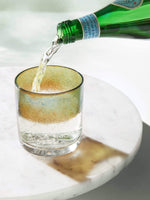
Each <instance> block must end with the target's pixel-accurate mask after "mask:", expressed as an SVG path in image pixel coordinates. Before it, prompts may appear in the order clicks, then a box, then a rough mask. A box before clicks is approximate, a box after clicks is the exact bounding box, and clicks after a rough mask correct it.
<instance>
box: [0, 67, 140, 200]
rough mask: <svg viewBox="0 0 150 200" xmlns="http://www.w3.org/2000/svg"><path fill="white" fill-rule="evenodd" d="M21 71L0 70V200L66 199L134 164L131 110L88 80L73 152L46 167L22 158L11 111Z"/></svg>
mask: <svg viewBox="0 0 150 200" xmlns="http://www.w3.org/2000/svg"><path fill="white" fill-rule="evenodd" d="M21 70H22V69H21V68H17V67H16V68H9V67H7V68H0V93H1V95H0V199H4V197H10V199H12V198H13V197H14V198H15V200H16V199H17V200H29V199H30V200H41V199H42V200H50V199H53V200H54V199H57V200H63V199H69V198H71V197H74V196H77V195H79V194H82V193H85V192H87V191H90V190H92V189H94V188H96V187H98V186H100V185H102V184H104V183H105V182H107V181H109V180H110V179H111V178H113V177H114V176H116V175H117V174H118V173H119V172H120V171H121V170H122V169H123V168H124V167H125V166H126V165H127V164H128V163H129V162H130V161H131V160H132V159H133V158H134V156H135V154H136V152H137V150H138V148H139V146H140V142H141V136H142V123H141V119H140V116H139V114H138V112H137V110H136V108H135V107H134V105H133V104H132V103H131V102H130V100H129V99H128V98H127V97H126V96H124V95H123V94H122V93H121V92H120V91H118V90H116V89H115V88H113V87H112V86H110V85H108V84H107V83H105V82H103V81H100V80H96V79H94V78H91V77H87V76H85V95H84V110H83V111H84V112H83V113H84V117H83V134H84V135H85V136H86V138H85V139H83V141H82V142H81V144H80V146H79V148H78V149H77V151H75V152H74V153H73V154H68V155H66V156H63V157H57V158H52V159H51V162H50V161H49V160H46V159H45V161H44V162H43V160H40V159H39V158H38V159H37V157H35V156H33V155H31V154H29V153H28V152H26V151H25V150H24V149H23V148H22V147H21V145H20V143H19V141H18V135H17V121H16V110H15V93H14V77H15V76H16V74H17V73H18V72H20V71H21ZM89 138H90V139H89ZM89 146H90V147H89ZM85 163H86V164H85ZM70 169H71V170H70ZM70 171H71V173H70ZM72 172H73V173H72ZM17 196H18V198H16V197H17ZM29 196H30V197H29Z"/></svg>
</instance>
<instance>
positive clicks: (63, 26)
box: [57, 20, 75, 44]
mask: <svg viewBox="0 0 150 200" xmlns="http://www.w3.org/2000/svg"><path fill="white" fill-rule="evenodd" d="M57 35H58V37H59V39H58V43H64V44H67V43H71V42H75V36H74V34H73V33H72V30H71V20H67V21H64V22H61V23H59V24H58V26H57Z"/></svg>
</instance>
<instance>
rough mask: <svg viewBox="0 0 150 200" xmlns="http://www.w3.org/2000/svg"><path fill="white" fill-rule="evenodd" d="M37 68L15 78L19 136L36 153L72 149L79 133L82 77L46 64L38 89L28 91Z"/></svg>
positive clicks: (52, 153) (74, 72)
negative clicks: (38, 90)
mask: <svg viewBox="0 0 150 200" xmlns="http://www.w3.org/2000/svg"><path fill="white" fill-rule="evenodd" d="M36 71H37V67H32V68H29V69H26V70H24V71H22V72H21V73H19V74H18V75H17V76H16V78H15V86H16V99H17V101H16V102H17V118H18V132H19V139H20V142H21V144H22V145H23V147H24V148H25V149H26V150H27V151H29V152H31V153H33V154H36V155H40V156H58V155H63V154H67V153H69V152H72V151H74V150H75V149H76V147H77V145H78V144H79V142H80V138H81V133H82V101H83V76H82V75H81V74H80V73H79V72H77V71H76V70H74V69H71V68H68V67H62V66H47V68H46V73H45V75H44V78H43V80H42V83H41V86H40V88H41V89H40V92H33V91H32V83H33V80H34V77H35V75H36Z"/></svg>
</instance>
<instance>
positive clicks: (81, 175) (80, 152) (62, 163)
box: [44, 137, 127, 181]
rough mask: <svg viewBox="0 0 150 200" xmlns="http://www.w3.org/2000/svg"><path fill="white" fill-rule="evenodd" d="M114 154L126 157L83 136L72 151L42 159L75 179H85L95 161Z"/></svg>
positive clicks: (97, 161)
mask: <svg viewBox="0 0 150 200" xmlns="http://www.w3.org/2000/svg"><path fill="white" fill-rule="evenodd" d="M116 156H120V157H126V156H127V154H125V153H122V152H121V151H118V150H115V149H113V148H111V147H109V146H107V145H104V144H102V143H100V142H97V141H95V140H93V139H90V138H88V137H85V138H83V139H82V141H81V143H80V144H79V146H78V147H77V149H76V150H75V151H74V152H72V153H69V154H66V155H63V156H58V157H53V158H45V160H44V161H45V162H46V163H47V165H49V166H50V167H53V168H54V169H56V170H58V171H59V172H61V173H63V174H65V175H67V176H69V177H70V178H73V179H74V180H76V181H85V180H86V179H88V174H89V173H90V171H91V170H92V169H93V168H94V166H95V165H96V164H97V163H100V162H102V161H105V160H107V159H108V158H111V157H116Z"/></svg>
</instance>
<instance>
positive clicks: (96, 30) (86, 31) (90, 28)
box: [79, 14, 100, 39]
mask: <svg viewBox="0 0 150 200" xmlns="http://www.w3.org/2000/svg"><path fill="white" fill-rule="evenodd" d="M79 21H80V23H81V26H82V30H83V39H89V38H96V37H99V36H100V26H99V23H98V20H97V17H96V16H95V14H90V15H87V16H84V17H81V18H79Z"/></svg>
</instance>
